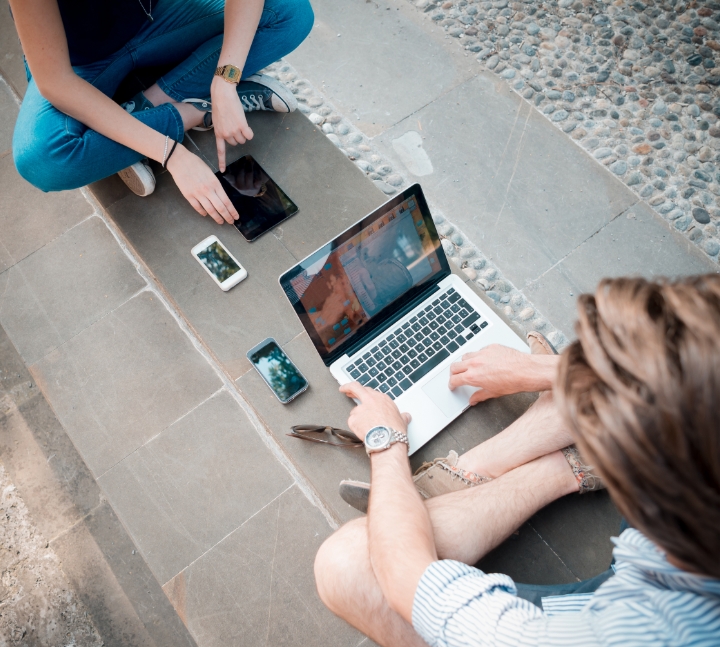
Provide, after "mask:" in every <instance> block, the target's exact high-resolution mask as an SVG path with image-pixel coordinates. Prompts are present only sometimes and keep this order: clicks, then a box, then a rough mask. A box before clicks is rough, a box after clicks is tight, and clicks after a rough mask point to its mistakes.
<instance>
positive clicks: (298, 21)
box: [287, 0, 315, 47]
mask: <svg viewBox="0 0 720 647" xmlns="http://www.w3.org/2000/svg"><path fill="white" fill-rule="evenodd" d="M287 12H288V18H289V19H290V20H291V21H292V24H293V26H294V30H293V31H294V34H295V36H296V40H297V43H296V45H295V47H297V46H298V45H299V44H300V43H302V42H303V41H304V40H305V39H306V38H307V37H308V34H309V33H310V31H311V30H312V28H313V24H314V23H315V13H314V12H313V8H312V6H311V5H310V0H287Z"/></svg>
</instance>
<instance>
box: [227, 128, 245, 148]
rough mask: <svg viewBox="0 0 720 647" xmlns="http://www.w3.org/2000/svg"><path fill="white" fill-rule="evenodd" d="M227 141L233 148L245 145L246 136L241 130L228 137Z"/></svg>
mask: <svg viewBox="0 0 720 647" xmlns="http://www.w3.org/2000/svg"><path fill="white" fill-rule="evenodd" d="M225 141H226V142H227V143H228V144H230V145H232V146H240V144H244V143H245V136H244V134H243V132H242V131H241V130H236V131H235V132H234V133H231V134H230V136H229V137H226V138H225Z"/></svg>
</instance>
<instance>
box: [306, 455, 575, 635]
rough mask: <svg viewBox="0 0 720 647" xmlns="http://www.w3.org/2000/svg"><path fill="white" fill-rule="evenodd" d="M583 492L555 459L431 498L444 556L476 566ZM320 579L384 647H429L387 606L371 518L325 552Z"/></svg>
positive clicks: (349, 617)
mask: <svg viewBox="0 0 720 647" xmlns="http://www.w3.org/2000/svg"><path fill="white" fill-rule="evenodd" d="M577 488H578V485H577V481H576V480H575V477H574V476H573V473H572V470H571V469H570V467H569V465H568V463H567V461H566V460H565V459H564V457H563V456H562V454H560V453H559V452H553V453H552V454H548V455H547V456H543V457H541V458H538V459H537V460H534V461H532V462H530V463H528V464H526V465H522V466H520V467H518V468H516V469H514V470H512V471H510V472H508V473H507V474H504V475H503V476H501V477H499V478H497V479H495V480H493V481H491V482H489V483H487V484H485V485H483V486H482V487H477V488H471V489H468V490H463V491H461V492H454V493H452V494H447V495H445V496H441V497H437V498H435V499H429V500H428V501H427V502H426V506H427V509H428V512H429V514H430V519H431V521H432V524H433V530H434V533H435V544H436V546H437V550H438V556H439V557H440V558H441V559H456V560H459V561H462V562H465V563H467V564H474V563H475V562H477V560H478V559H480V557H482V556H483V555H485V554H486V553H487V552H488V551H490V550H491V549H493V548H494V547H495V546H497V545H498V544H500V543H501V542H502V541H503V540H504V539H505V538H507V537H508V536H509V535H510V534H511V533H512V532H513V531H514V530H515V529H516V528H518V527H519V526H520V525H521V524H522V523H523V522H524V521H525V520H526V519H528V518H529V517H530V516H532V515H533V514H534V513H535V512H537V511H538V510H539V509H540V508H542V507H544V506H545V505H547V504H548V503H550V502H551V501H554V500H555V499H557V498H559V497H561V496H564V495H565V494H569V493H571V492H576V491H577ZM315 579H316V582H317V587H318V592H319V594H320V597H321V598H322V601H323V602H324V603H325V604H326V606H327V607H328V608H329V609H330V610H331V611H332V612H333V613H335V614H336V615H338V616H340V617H341V618H343V619H344V620H346V621H347V622H349V623H350V624H351V625H353V626H354V627H355V628H357V629H359V630H360V631H362V632H363V633H364V634H366V635H368V636H370V638H371V639H372V640H374V641H375V642H377V643H378V644H380V645H384V646H385V647H390V646H392V647H406V646H407V647H410V646H413V647H415V646H424V645H425V642H424V641H423V640H422V639H421V638H420V637H419V636H418V634H417V633H415V630H414V629H413V628H412V627H411V626H410V625H409V624H408V623H407V622H405V620H403V619H402V618H401V617H400V616H399V615H397V614H396V613H395V612H394V611H392V610H391V609H390V607H389V606H388V605H387V603H386V602H385V598H384V597H383V594H382V591H381V590H380V586H379V585H378V583H377V580H376V579H375V575H374V573H373V570H372V566H371V564H370V555H369V552H368V542H367V526H366V520H365V519H356V520H355V521H352V522H350V523H348V524H346V525H345V526H343V527H342V528H340V530H338V531H337V532H336V533H335V534H334V535H332V536H331V537H330V538H329V539H328V540H327V541H326V542H325V543H324V544H323V545H322V546H321V548H320V550H319V551H318V554H317V557H316V559H315Z"/></svg>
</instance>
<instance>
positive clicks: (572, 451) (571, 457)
mask: <svg viewBox="0 0 720 647" xmlns="http://www.w3.org/2000/svg"><path fill="white" fill-rule="evenodd" d="M562 453H563V456H564V457H565V460H566V461H567V462H568V464H569V465H570V469H571V470H572V472H573V474H574V475H575V480H576V481H577V483H578V492H579V493H580V494H585V493H586V492H593V491H594V490H604V489H605V487H606V486H605V483H603V480H602V479H601V478H600V477H599V476H596V475H595V474H593V473H592V472H591V471H590V470H591V469H592V467H590V466H589V465H585V463H584V461H583V459H582V456H580V452H579V451H578V450H577V447H575V445H570V446H569V447H566V448H565V449H563V450H562Z"/></svg>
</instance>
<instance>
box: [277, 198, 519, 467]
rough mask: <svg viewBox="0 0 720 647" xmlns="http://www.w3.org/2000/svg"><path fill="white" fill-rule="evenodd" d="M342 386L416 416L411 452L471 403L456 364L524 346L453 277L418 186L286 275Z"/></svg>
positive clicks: (294, 301)
mask: <svg viewBox="0 0 720 647" xmlns="http://www.w3.org/2000/svg"><path fill="white" fill-rule="evenodd" d="M280 285H281V287H282V288H283V290H284V291H285V294H286V295H287V296H288V298H289V299H290V302H291V303H292V305H293V307H294V308H295V312H296V313H297V315H298V317H299V318H300V321H301V322H302V324H303V326H305V330H307V332H308V335H310V339H312V341H313V343H314V344H315V348H316V349H317V351H318V353H320V357H321V358H322V360H323V362H325V365H326V366H328V367H329V368H330V372H331V373H332V375H333V376H334V377H335V379H336V380H337V381H338V382H339V383H340V384H345V383H347V382H351V381H353V380H357V381H358V382H360V383H361V384H364V385H365V386H368V387H370V388H373V389H377V390H378V391H381V392H383V393H386V394H387V395H389V396H390V397H391V398H393V399H394V400H395V401H396V402H397V405H398V407H399V408H400V410H401V411H407V412H408V413H410V414H411V415H412V422H411V423H410V426H409V428H408V437H409V439H410V453H412V452H414V451H416V450H417V449H418V448H420V447H421V446H422V445H424V444H425V443H426V442H428V441H429V440H430V439H431V438H432V437H433V436H435V435H436V434H437V433H438V432H440V431H441V430H442V429H443V428H445V427H446V426H447V425H448V424H449V423H450V422H452V420H454V419H455V418H457V417H458V416H459V415H460V414H461V413H462V412H463V411H465V409H467V408H468V406H469V401H470V395H471V394H472V393H473V392H474V391H475V389H474V388H472V387H460V388H458V389H455V390H454V391H451V390H450V389H449V387H448V380H449V375H450V364H451V363H452V362H454V361H458V360H460V359H461V358H462V355H463V354H464V353H468V352H472V351H477V350H479V349H481V348H483V347H485V346H488V345H489V344H503V345H504V346H509V347H511V348H515V349H517V350H520V351H524V352H529V349H528V347H527V346H526V344H525V343H524V342H523V341H522V340H521V339H520V338H519V337H518V336H517V335H516V334H515V333H514V332H513V331H512V330H511V329H510V327H509V326H508V325H507V324H506V323H505V322H503V321H502V320H501V319H500V317H498V316H497V315H496V314H495V313H494V312H493V310H492V309H491V308H490V307H488V305H487V304H485V302H484V301H483V300H482V299H480V297H478V296H477V294H475V292H473V290H472V289H471V288H470V287H469V286H467V285H466V284H465V282H464V281H463V280H462V279H461V278H460V277H458V276H456V275H454V274H452V273H451V272H450V266H449V264H448V260H447V257H446V256H445V252H444V250H443V247H442V245H441V243H440V239H439V237H438V234H437V231H436V229H435V224H434V222H433V219H432V217H431V216H430V211H429V209H428V206H427V203H426V201H425V197H424V196H423V192H422V189H421V188H420V185H419V184H415V185H413V186H411V187H409V188H408V189H406V190H405V191H403V192H402V193H401V194H400V195H398V196H396V197H394V198H393V199H391V200H389V201H388V202H386V203H385V204H384V205H382V206H381V207H379V208H377V209H376V210H375V211H373V212H372V213H371V214H369V215H368V216H366V217H365V218H363V219H362V220H360V221H359V222H358V223H356V224H354V225H353V226H352V227H350V228H348V229H347V230H345V231H344V232H343V233H341V234H340V235H338V236H337V237H336V238H335V239H333V240H331V241H330V242H328V243H327V244H326V245H323V246H322V247H321V248H320V249H318V250H317V251H315V252H313V253H312V254H310V255H309V256H308V257H307V258H305V259H304V260H302V261H300V262H299V263H298V264H297V265H295V266H294V267H292V268H290V269H289V270H288V271H287V272H285V273H284V274H283V275H282V276H281V277H280Z"/></svg>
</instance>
